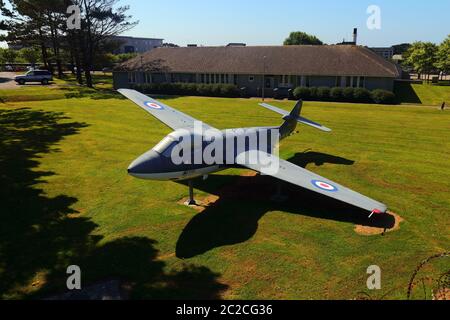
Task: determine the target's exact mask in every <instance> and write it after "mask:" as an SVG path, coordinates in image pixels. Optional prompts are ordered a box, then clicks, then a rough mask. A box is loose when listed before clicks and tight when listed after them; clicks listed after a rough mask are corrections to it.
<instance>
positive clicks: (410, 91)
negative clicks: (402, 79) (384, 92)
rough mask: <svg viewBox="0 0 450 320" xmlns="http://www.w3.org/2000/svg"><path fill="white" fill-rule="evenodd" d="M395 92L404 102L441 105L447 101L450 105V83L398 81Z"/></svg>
mask: <svg viewBox="0 0 450 320" xmlns="http://www.w3.org/2000/svg"><path fill="white" fill-rule="evenodd" d="M395 93H396V95H397V98H398V99H399V101H401V102H402V103H409V104H423V105H427V106H440V105H441V104H442V102H444V101H445V102H446V103H447V106H448V105H450V86H449V85H435V84H426V83H424V84H409V83H397V84H396V92H395Z"/></svg>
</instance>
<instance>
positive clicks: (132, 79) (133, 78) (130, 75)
mask: <svg viewBox="0 0 450 320" xmlns="http://www.w3.org/2000/svg"><path fill="white" fill-rule="evenodd" d="M136 78H137V77H136V72H128V82H129V83H136Z"/></svg>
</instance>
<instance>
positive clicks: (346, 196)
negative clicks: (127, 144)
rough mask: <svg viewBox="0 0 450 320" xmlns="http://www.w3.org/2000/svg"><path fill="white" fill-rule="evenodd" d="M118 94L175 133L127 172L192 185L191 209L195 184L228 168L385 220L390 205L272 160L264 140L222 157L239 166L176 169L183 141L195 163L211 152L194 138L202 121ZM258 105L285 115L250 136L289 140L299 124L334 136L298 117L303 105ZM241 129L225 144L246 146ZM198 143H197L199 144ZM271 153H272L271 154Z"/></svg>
mask: <svg viewBox="0 0 450 320" xmlns="http://www.w3.org/2000/svg"><path fill="white" fill-rule="evenodd" d="M118 92H120V93H121V94H122V95H124V96H125V97H127V98H128V99H130V100H131V101H133V102H134V103H135V104H137V105H138V106H139V107H141V108H142V109H144V110H145V111H147V112H148V113H150V114H151V115H153V116H154V117H155V118H157V119H158V120H160V121H161V122H163V123H164V124H166V125H167V126H168V127H170V128H171V129H172V130H175V131H174V132H172V133H171V134H169V135H168V136H166V137H165V138H164V139H163V140H162V141H161V142H160V143H158V144H157V145H156V146H155V147H153V148H152V149H151V150H150V151H148V152H146V153H145V154H143V155H142V156H140V157H139V158H138V159H136V160H135V161H134V162H133V163H132V164H131V165H130V167H129V168H128V173H129V174H130V175H132V176H134V177H136V178H140V179H149V180H174V181H176V180H188V181H189V198H190V201H189V204H195V201H194V196H193V183H192V179H194V178H196V177H202V176H203V177H207V175H208V174H210V173H213V172H218V171H220V170H224V169H227V168H230V167H241V168H242V167H243V168H248V169H251V170H254V171H257V172H260V173H262V174H267V175H271V176H273V177H275V178H277V179H280V180H283V181H287V182H289V183H292V184H294V185H297V186H300V187H302V188H305V189H308V190H311V191H314V192H317V193H320V194H322V195H324V196H327V197H330V198H333V199H336V200H339V201H342V202H345V203H348V204H351V205H353V206H356V207H359V208H362V209H365V210H367V211H368V212H370V215H369V217H371V216H372V215H373V214H383V213H386V211H387V207H386V205H384V204H382V203H380V202H378V201H375V200H373V199H370V198H368V197H366V196H364V195H362V194H359V193H357V192H355V191H352V190H350V189H348V188H346V187H344V186H341V185H339V184H337V183H335V182H333V181H330V180H328V179H326V178H323V177H321V176H319V175H317V174H315V173H312V172H310V171H308V170H306V169H304V168H301V167H299V166H296V165H294V164H292V163H290V162H288V161H285V160H282V159H280V158H278V157H276V156H275V155H273V154H272V151H273V150H272V146H273V145H271V144H270V143H269V142H262V140H261V138H259V143H258V144H257V147H254V146H253V145H250V143H248V142H246V143H245V145H244V150H242V151H237V149H236V148H233V149H232V150H231V151H230V150H228V153H227V154H226V155H224V157H227V159H229V158H232V159H233V160H236V162H235V163H233V164H231V165H230V164H228V162H227V163H224V164H220V163H219V164H216V163H212V164H211V163H209V164H208V163H205V162H201V163H198V164H193V162H191V161H187V162H183V163H178V164H175V163H174V161H173V159H172V157H171V155H172V154H173V152H174V150H175V148H177V146H179V144H181V143H182V142H181V141H183V140H184V139H188V138H189V141H191V148H190V150H189V152H190V153H191V155H189V156H192V157H194V155H195V154H198V153H202V152H203V151H205V148H208V142H207V141H208V139H203V138H204V137H201V136H200V137H194V136H195V135H196V133H195V130H194V127H195V123H196V122H197V123H199V121H198V120H196V119H194V118H192V117H190V116H188V115H186V114H184V113H182V112H180V111H178V110H175V109H173V108H171V107H169V106H167V105H165V104H163V103H161V102H159V101H156V100H154V99H152V98H149V97H147V96H146V95H143V94H141V93H139V92H137V91H135V90H130V89H119V90H118ZM260 105H261V106H262V107H264V108H267V109H269V110H272V111H274V112H276V113H279V114H281V115H282V116H283V120H284V123H283V124H282V125H281V126H277V127H261V128H250V131H251V132H256V133H257V136H258V134H260V133H261V132H263V131H264V132H267V131H269V132H274V131H275V132H276V133H277V135H278V137H277V138H278V139H280V140H281V139H284V138H287V137H288V136H290V135H291V134H292V133H293V132H294V131H295V130H296V127H297V124H298V123H302V124H305V125H308V126H311V127H314V128H316V129H319V130H322V131H325V132H329V131H331V130H330V129H328V128H326V127H324V126H322V125H320V124H318V123H315V122H313V121H310V120H308V119H305V118H303V117H301V116H300V114H301V110H302V101H299V102H297V104H296V105H295V107H294V109H293V110H292V112H290V113H289V112H287V111H285V110H282V109H280V108H277V107H274V106H271V105H268V104H265V103H262V104H260ZM202 129H203V130H208V129H214V128H212V127H210V126H208V125H206V124H204V123H202ZM243 129H245V128H242V130H241V129H230V130H228V134H227V135H226V136H225V133H224V140H230V139H233V140H235V139H238V138H244V140H245V137H242V136H241V135H243V134H246V133H245V132H247V131H244V130H243ZM216 130H217V129H216ZM221 132H224V131H221ZM230 132H231V133H230ZM230 135H231V138H230ZM258 137H259V136H258ZM195 138H199V139H197V140H196V139H195ZM273 138H274V137H269V139H268V140H271V139H273ZM192 141H194V142H192ZM195 141H197V142H195ZM198 141H200V142H198ZM269 145H270V146H269ZM268 148H269V150H267V149H268ZM224 150H225V151H224V152H227V150H226V149H224ZM230 153H231V154H230ZM184 156H186V155H184ZM252 156H253V157H256V158H257V157H258V156H264V157H265V158H266V159H269V160H274V161H273V163H276V164H277V168H276V169H277V170H271V171H270V172H268V171H266V170H265V169H264V166H263V165H262V164H259V163H257V162H256V163H255V162H251V161H247V160H248V159H249V158H251V157H252ZM189 159H191V157H189ZM237 164H238V165H237Z"/></svg>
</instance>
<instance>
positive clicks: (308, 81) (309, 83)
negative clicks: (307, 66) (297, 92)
mask: <svg viewBox="0 0 450 320" xmlns="http://www.w3.org/2000/svg"><path fill="white" fill-rule="evenodd" d="M310 85H311V78H310V77H309V76H306V77H305V86H306V87H309V86H310Z"/></svg>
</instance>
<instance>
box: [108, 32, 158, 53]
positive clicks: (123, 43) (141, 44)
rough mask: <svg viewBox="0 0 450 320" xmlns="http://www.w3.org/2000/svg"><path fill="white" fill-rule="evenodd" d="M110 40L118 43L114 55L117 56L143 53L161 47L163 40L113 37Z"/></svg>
mask: <svg viewBox="0 0 450 320" xmlns="http://www.w3.org/2000/svg"><path fill="white" fill-rule="evenodd" d="M111 40H113V41H115V42H117V43H118V49H117V50H116V51H115V52H114V53H115V54H119V53H144V52H147V51H150V50H153V49H155V48H159V47H162V46H163V40H164V39H157V38H136V37H127V36H113V37H111Z"/></svg>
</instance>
